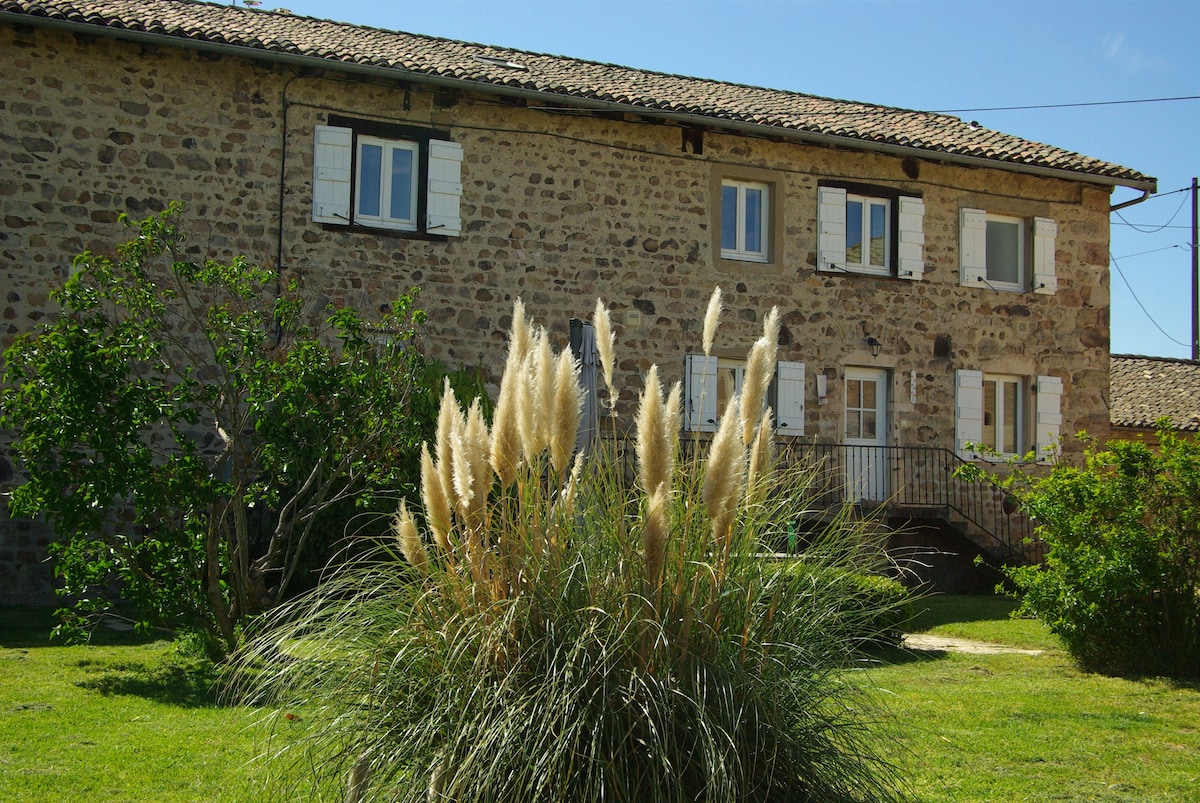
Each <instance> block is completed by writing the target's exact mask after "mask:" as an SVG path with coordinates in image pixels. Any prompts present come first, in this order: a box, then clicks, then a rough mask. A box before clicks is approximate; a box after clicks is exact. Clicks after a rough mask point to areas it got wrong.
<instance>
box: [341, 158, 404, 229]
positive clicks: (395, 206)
mask: <svg viewBox="0 0 1200 803" xmlns="http://www.w3.org/2000/svg"><path fill="white" fill-rule="evenodd" d="M418 153H419V147H418V145H417V143H415V142H405V141H403V140H387V139H378V138H376V137H359V138H358V151H357V161H358V170H357V174H356V177H357V179H358V180H357V182H356V184H355V192H354V220H355V222H358V223H361V224H362V225H364V226H379V227H380V228H385V229H402V230H404V231H416V229H417V155H418Z"/></svg>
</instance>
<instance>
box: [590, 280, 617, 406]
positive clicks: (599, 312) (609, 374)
mask: <svg viewBox="0 0 1200 803" xmlns="http://www.w3.org/2000/svg"><path fill="white" fill-rule="evenodd" d="M592 327H593V328H594V329H595V334H596V354H597V355H598V356H599V357H600V369H601V371H602V373H603V374H604V386H605V387H606V388H608V403H609V406H610V407H614V406H615V403H616V396H617V394H616V391H615V390H614V389H613V383H612V382H613V347H614V339H613V331H612V319H611V318H609V316H608V308H607V307H605V306H604V300H603V299H599V298H597V299H596V310H595V312H593V313H592Z"/></svg>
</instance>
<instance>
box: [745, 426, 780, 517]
mask: <svg viewBox="0 0 1200 803" xmlns="http://www.w3.org/2000/svg"><path fill="white" fill-rule="evenodd" d="M772 432H773V421H772V416H771V408H769V407H768V408H767V410H766V412H764V413H763V417H762V421H760V422H759V424H758V434H756V435H755V436H754V444H753V445H752V446H751V447H750V461H749V465H748V466H747V467H746V498H747V499H748V500H750V501H752V502H758V501H761V500H760V499H759V498H758V497H759V495H760V494H759V490H760V489H762V488H764V487H765V486H766V484H767V482H766V479H767V477H768V475H769V474H770V472H771V470H772V468H773V466H772V463H773V461H774V459H775V451H774V438H773V437H772Z"/></svg>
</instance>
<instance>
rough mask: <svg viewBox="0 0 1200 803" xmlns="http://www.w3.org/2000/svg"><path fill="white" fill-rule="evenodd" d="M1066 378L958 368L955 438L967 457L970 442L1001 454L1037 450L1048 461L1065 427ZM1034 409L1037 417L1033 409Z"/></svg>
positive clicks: (974, 452)
mask: <svg viewBox="0 0 1200 803" xmlns="http://www.w3.org/2000/svg"><path fill="white" fill-rule="evenodd" d="M1062 395H1063V383H1062V380H1061V379H1059V378H1058V377H1055V376H1038V377H1023V376H1013V375H1005V374H989V373H984V372H982V371H975V370H959V371H956V372H955V439H956V441H957V444H956V445H957V448H958V451H959V452H960V453H961V454H962V455H963V456H964V457H967V458H971V457H976V456H978V455H979V453H978V451H977V450H976V449H975V448H970V449H968V448H967V445H968V444H977V445H979V446H981V447H982V450H983V451H985V452H993V453H995V454H997V455H1001V456H1021V455H1024V454H1026V453H1028V452H1029V451H1031V450H1032V451H1034V452H1036V454H1037V458H1038V459H1044V458H1047V457H1049V456H1051V454H1052V453H1053V451H1054V450H1055V448H1056V445H1057V442H1058V437H1059V432H1060V430H1061V428H1062ZM1031 410H1032V415H1030V411H1031Z"/></svg>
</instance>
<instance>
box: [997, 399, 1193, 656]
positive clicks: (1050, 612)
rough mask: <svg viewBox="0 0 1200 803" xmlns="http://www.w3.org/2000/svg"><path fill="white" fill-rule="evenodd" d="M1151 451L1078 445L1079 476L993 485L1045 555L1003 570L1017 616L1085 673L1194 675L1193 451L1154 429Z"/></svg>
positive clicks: (1133, 444)
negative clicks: (1017, 604)
mask: <svg viewBox="0 0 1200 803" xmlns="http://www.w3.org/2000/svg"><path fill="white" fill-rule="evenodd" d="M1158 439H1159V447H1158V449H1157V450H1156V449H1152V448H1151V447H1150V446H1148V445H1147V444H1145V443H1143V442H1142V441H1125V440H1113V441H1109V442H1108V443H1107V444H1106V446H1105V448H1104V449H1100V448H1098V447H1097V446H1096V445H1095V444H1089V447H1088V449H1087V452H1086V455H1085V461H1084V464H1083V466H1082V467H1075V466H1070V465H1067V464H1065V463H1059V464H1057V465H1055V466H1054V467H1053V468H1052V470H1051V471H1050V472H1049V473H1047V474H1042V475H1036V474H1033V473H1027V472H1022V471H1014V472H1013V473H1012V474H1010V475H1009V476H1008V477H1006V478H1004V479H1002V480H1001V479H993V481H995V482H997V483H998V484H1000V485H1001V486H1002V487H1003V488H1004V489H1005V490H1006V491H1008V492H1009V493H1011V494H1013V495H1014V496H1015V497H1016V498H1017V499H1018V500H1019V501H1020V503H1021V505H1022V506H1023V507H1024V508H1025V510H1026V511H1027V512H1028V513H1029V514H1030V515H1031V516H1032V517H1033V520H1034V522H1035V523H1036V525H1037V535H1038V536H1039V537H1040V538H1042V540H1043V541H1045V543H1046V545H1047V553H1046V560H1045V564H1044V565H1041V566H1021V567H1010V568H1007V569H1006V573H1007V574H1008V576H1009V578H1010V579H1011V580H1012V581H1013V583H1014V584H1015V586H1016V588H1017V589H1018V591H1019V592H1020V594H1021V610H1022V611H1023V612H1025V613H1029V614H1033V615H1034V616H1037V617H1038V618H1039V619H1041V620H1042V621H1044V622H1045V623H1046V624H1047V625H1048V626H1049V627H1050V629H1051V630H1053V631H1054V632H1055V633H1057V634H1058V635H1059V636H1061V637H1062V639H1063V641H1064V642H1065V643H1066V645H1067V648H1068V650H1070V652H1071V654H1072V655H1073V656H1074V657H1075V658H1076V659H1077V660H1078V661H1079V662H1080V663H1081V664H1082V665H1083V666H1085V667H1087V668H1090V669H1096V670H1100V671H1104V672H1111V673H1132V674H1155V675H1168V676H1173V677H1191V678H1195V677H1200V443H1197V442H1196V441H1194V440H1190V439H1185V438H1181V437H1180V436H1179V435H1178V434H1176V433H1175V432H1173V431H1172V430H1171V429H1170V427H1169V426H1167V425H1166V423H1165V422H1162V423H1160V425H1159V428H1158Z"/></svg>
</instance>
